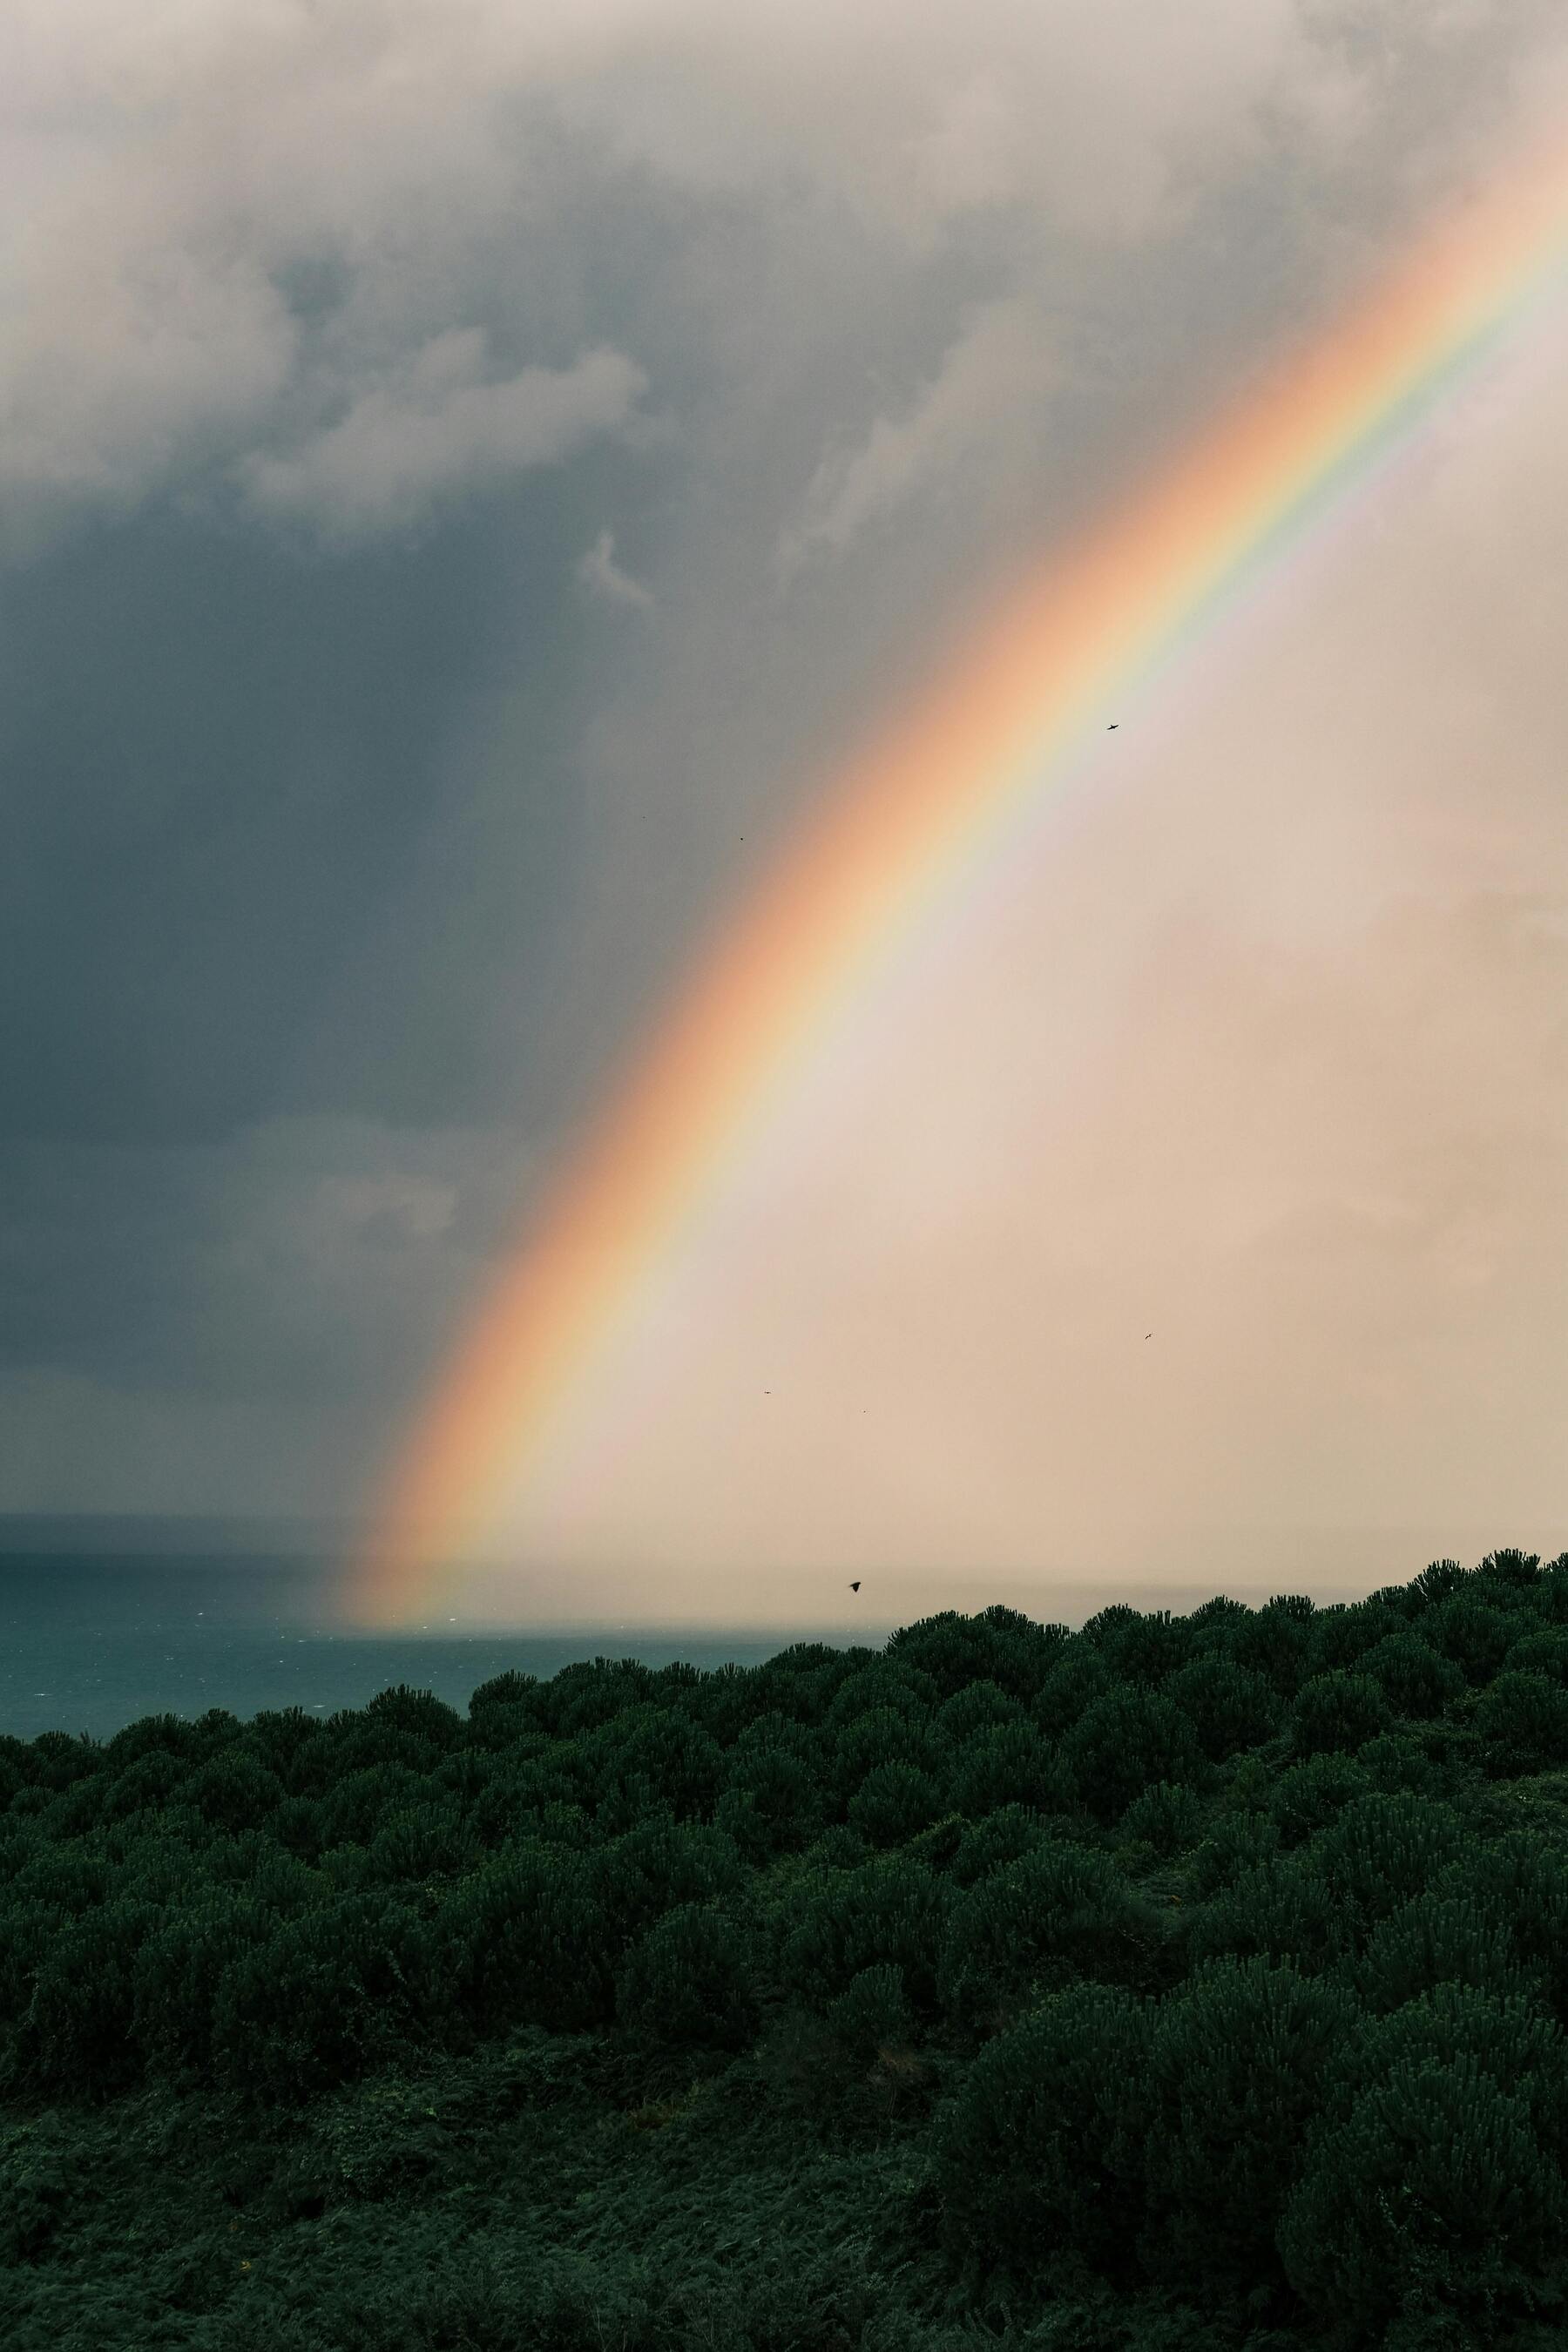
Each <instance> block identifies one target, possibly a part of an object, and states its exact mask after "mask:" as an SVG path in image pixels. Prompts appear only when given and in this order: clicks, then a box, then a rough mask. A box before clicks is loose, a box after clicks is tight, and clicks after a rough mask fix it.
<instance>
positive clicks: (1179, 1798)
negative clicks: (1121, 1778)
mask: <svg viewBox="0 0 1568 2352" xmlns="http://www.w3.org/2000/svg"><path fill="white" fill-rule="evenodd" d="M1202 1820H1203V1803H1202V1801H1201V1799H1200V1798H1199V1797H1198V1795H1197V1793H1196V1791H1195V1790H1192V1789H1189V1788H1186V1787H1184V1785H1183V1783H1182V1782H1181V1781H1179V1780H1176V1781H1173V1780H1159V1781H1156V1783H1155V1785H1154V1787H1153V1788H1152V1789H1145V1790H1144V1791H1143V1793H1142V1796H1141V1797H1134V1798H1133V1800H1132V1802H1131V1804H1130V1805H1129V1806H1128V1808H1127V1811H1125V1812H1124V1813H1123V1814H1122V1816H1121V1827H1122V1831H1123V1832H1124V1833H1125V1835H1127V1836H1128V1837H1131V1838H1137V1839H1139V1840H1140V1841H1141V1842H1142V1843H1143V1844H1145V1845H1152V1847H1153V1849H1154V1851H1155V1853H1158V1854H1173V1853H1178V1852H1179V1851H1180V1850H1181V1848H1182V1847H1184V1846H1188V1845H1191V1844H1193V1843H1194V1841H1195V1839H1196V1837H1197V1833H1198V1828H1199V1825H1200V1823H1201V1822H1202Z"/></svg>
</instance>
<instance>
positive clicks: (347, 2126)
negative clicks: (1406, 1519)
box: [0, 1552, 1568, 2352]
mask: <svg viewBox="0 0 1568 2352" xmlns="http://www.w3.org/2000/svg"><path fill="white" fill-rule="evenodd" d="M1565 2025H1568V1555H1564V1556H1563V1558H1562V1559H1557V1560H1553V1561H1552V1562H1550V1563H1547V1564H1542V1562H1541V1561H1539V1560H1538V1559H1534V1558H1533V1557H1531V1556H1528V1555H1525V1554H1521V1553H1519V1552H1498V1553H1494V1554H1492V1555H1491V1556H1490V1557H1489V1558H1488V1559H1485V1560H1483V1561H1482V1562H1481V1564H1480V1565H1479V1568H1476V1569H1474V1570H1463V1569H1461V1568H1460V1567H1458V1565H1456V1564H1455V1563H1454V1562H1452V1561H1439V1562H1437V1563H1436V1564H1435V1565H1434V1566H1432V1567H1431V1568H1429V1569H1427V1570H1426V1572H1425V1574H1423V1575H1421V1576H1419V1577H1417V1578H1416V1579H1415V1581H1414V1582H1413V1583H1412V1584H1410V1585H1408V1586H1405V1587H1396V1588H1391V1589H1390V1590H1388V1591H1383V1592H1379V1593H1376V1594H1374V1595H1373V1597H1372V1598H1371V1599H1370V1600H1368V1601H1362V1602H1359V1603H1357V1604H1356V1605H1354V1606H1349V1607H1344V1606H1341V1607H1333V1608H1321V1609H1320V1608H1315V1607H1314V1606H1313V1605H1312V1603H1311V1602H1310V1601H1307V1600H1302V1599H1293V1598H1283V1599H1279V1600H1276V1601H1270V1602H1269V1603H1268V1605H1267V1606H1266V1607H1264V1608H1262V1609H1258V1610H1248V1609H1245V1608H1242V1607H1240V1606H1238V1605H1237V1604H1236V1603H1235V1602H1232V1601H1226V1600H1216V1601H1211V1602H1209V1603H1208V1605H1207V1606H1206V1607H1205V1608H1202V1609H1199V1610H1197V1611H1196V1612H1194V1614H1193V1615H1192V1616H1190V1617H1186V1618H1173V1617H1171V1616H1169V1615H1166V1614H1163V1613H1159V1614H1152V1615H1141V1614H1139V1613H1137V1612H1133V1611H1131V1610H1129V1609H1123V1608H1113V1609H1107V1610H1105V1611H1103V1612H1101V1614H1100V1616H1098V1617H1096V1618H1095V1619H1093V1620H1092V1621H1091V1622H1089V1624H1088V1625H1086V1626H1085V1627H1083V1629H1082V1630H1081V1631H1080V1632H1078V1633H1068V1631H1067V1630H1066V1629H1065V1628H1064V1627H1061V1626H1056V1625H1039V1624H1036V1623H1033V1622H1030V1621H1029V1620H1028V1619H1026V1618H1025V1617H1022V1616H1020V1615H1017V1614H1016V1613H1015V1612H1012V1611H1009V1610H1005V1609H999V1608H998V1609H988V1610H984V1611H983V1612H981V1613H980V1614H979V1615H977V1616H960V1615H955V1614H946V1615H942V1616H939V1617H934V1618H930V1619H927V1620H926V1621H924V1622H921V1623H920V1624H916V1625H910V1626H908V1627H906V1628H904V1629H903V1630H902V1631H900V1633H895V1634H894V1635H892V1636H891V1638H890V1639H889V1642H888V1643H887V1645H886V1647H885V1648H884V1649H883V1650H881V1651H879V1652H872V1651H869V1650H863V1649H848V1650H843V1651H836V1650H833V1649H829V1648H826V1647H822V1646H820V1645H816V1644H812V1645H803V1646H798V1647H796V1648H794V1649H789V1650H785V1651H784V1653H782V1654H781V1655H779V1656H778V1657H776V1658H773V1660H771V1661H770V1662H769V1663H768V1664H765V1665H763V1666H760V1667H756V1668H752V1669H746V1670H742V1669H739V1668H727V1669H724V1670H722V1671H721V1672H718V1673H713V1674H702V1673H699V1672H698V1671H696V1670H695V1669H693V1668H689V1667H686V1666H679V1665H677V1666H670V1667H668V1668H666V1669H664V1670H663V1671H661V1672H652V1671H649V1670H648V1669H647V1668H644V1667H642V1666H639V1665H637V1664H634V1663H629V1662H618V1663H615V1664H611V1663H608V1662H605V1661H604V1660H599V1661H596V1662H595V1664H584V1665H578V1666H573V1667H569V1668H567V1669H566V1670H565V1671H564V1672H563V1673H561V1674H559V1675H555V1676H554V1677H553V1678H552V1679H551V1680H549V1681H547V1682H536V1681H534V1680H533V1679H531V1677H530V1676H527V1675H501V1676H500V1678H499V1679H497V1680H496V1681H493V1682H491V1683H489V1684H487V1685H484V1686H483V1687H482V1688H481V1689H479V1690H478V1691H476V1693H475V1694H474V1696H473V1699H472V1702H471V1704H470V1706H469V1708H468V1715H467V1717H463V1716H461V1715H459V1714H458V1713H456V1712H455V1711H454V1710H452V1709H451V1708H449V1707H447V1706H443V1705H442V1704H441V1703H440V1702H438V1701H437V1700H436V1699H434V1698H433V1697H431V1696H429V1695H428V1694H427V1693H423V1692H418V1691H414V1690H409V1689H395V1690H388V1691H385V1692H384V1693H383V1694H382V1695H381V1696H379V1697H378V1698H376V1699H374V1700H373V1701H372V1702H371V1704H370V1705H369V1706H366V1707H364V1708H363V1709H362V1710H358V1711H353V1712H347V1713H344V1714H342V1715H339V1716H336V1717H332V1718H331V1719H330V1720H328V1721H324V1722H323V1721H321V1720H318V1719H313V1718H311V1717H308V1716H305V1715H302V1714H300V1713H299V1712H298V1711H289V1712H286V1713H275V1714H263V1715H258V1717H256V1718H255V1719H254V1720H253V1721H251V1722H240V1721H238V1720H237V1719H236V1718H235V1717H231V1716H228V1715H224V1714H220V1713H214V1714H211V1715H207V1716H205V1717H202V1718H201V1719H200V1720H199V1721H197V1722H187V1721H184V1720H182V1719H180V1718H177V1717H172V1716H162V1717H150V1718H149V1719H147V1720H145V1721H143V1722H140V1723H136V1724H133V1725H132V1726H131V1727H129V1728H128V1729H127V1730H124V1731H122V1732H121V1733H119V1734H118V1735H117V1736H116V1737H115V1738H112V1739H110V1740H109V1741H108V1742H107V1743H102V1744H100V1743H97V1742H94V1741H91V1740H85V1739H75V1738H67V1737H66V1736H64V1735H63V1734H49V1735H47V1736H46V1737H44V1738H39V1739H36V1740H34V1741H32V1742H31V1743H26V1744H25V1743H23V1742H21V1741H18V1740H15V1739H9V1738H0V2342H4V2344H5V2347H7V2352H33V2347H46V2346H47V2347H51V2352H109V2347H121V2346H125V2347H136V2348H137V2352H153V2347H192V2352H513V2347H516V2352H524V2347H526V2352H536V2347H537V2352H686V2348H687V2347H706V2352H742V2347H754V2352H851V2347H853V2352H957V2347H979V2346H981V2345H984V2344H989V2343H992V2342H994V2341H997V2340H1001V2341H1003V2342H1005V2343H1008V2344H1012V2345H1016V2346H1020V2347H1030V2352H1047V2347H1049V2352H1200V2347H1201V2352H1289V2348H1290V2347H1306V2346H1323V2347H1345V2352H1349V2347H1362V2346H1384V2345H1386V2346H1388V2347H1394V2352H1447V2347H1453V2352H1458V2347H1489V2346H1492V2345H1502V2344H1506V2345H1509V2346H1519V2347H1526V2348H1527V2352H1531V2347H1538V2352H1547V2347H1557V2346H1560V2345H1561V2344H1562V2342H1563V2327H1564V2321H1565V2312H1564V2288H1565V2285H1568V2186H1565V2182H1568V2174H1565V2160H1568V2040H1565V2038H1564V2032H1563V2029H1564V2026H1565Z"/></svg>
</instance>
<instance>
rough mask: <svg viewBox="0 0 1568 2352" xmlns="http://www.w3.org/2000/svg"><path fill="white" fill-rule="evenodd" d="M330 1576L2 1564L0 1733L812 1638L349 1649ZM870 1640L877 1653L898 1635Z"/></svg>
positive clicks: (754, 1655)
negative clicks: (331, 1598) (330, 1598)
mask: <svg viewBox="0 0 1568 2352" xmlns="http://www.w3.org/2000/svg"><path fill="white" fill-rule="evenodd" d="M333 1581H334V1579H333V1575H332V1571H331V1568H330V1566H329V1565H328V1564H327V1563H325V1562H323V1561H321V1560H319V1559H318V1560H312V1559H300V1558H283V1559H279V1558H276V1557H268V1556H264V1555H258V1556H255V1557H245V1556H238V1557H237V1556H235V1555H233V1554H228V1553H217V1554H214V1555H211V1556H207V1557H204V1556H202V1555H201V1554H200V1553H190V1554H180V1555H177V1556H174V1557H160V1556H159V1555H157V1554H150V1553H147V1552H142V1551H128V1552H105V1553H71V1552H65V1551H62V1552H58V1553H56V1552H50V1551H43V1550H40V1551H36V1552H23V1551H18V1552H12V1553H3V1552H0V1731H7V1732H9V1733H10V1734H11V1736H12V1737H13V1738H18V1739H34V1738H37V1735H38V1734H39V1732H41V1731H67V1732H70V1733H73V1734H79V1733H82V1732H89V1733H91V1734H92V1736H93V1737H94V1738H99V1739H103V1738H108V1737H109V1736H110V1734H111V1733H113V1732H116V1731H119V1730H121V1728H122V1727H124V1726H125V1725H126V1724H128V1723H134V1722H135V1721H136V1720H137V1719H138V1718H139V1717H142V1716H144V1715H162V1714H172V1715H184V1716H190V1717H195V1716H198V1715H203V1714H205V1712H206V1710H207V1709H208V1708H209V1707H225V1708H226V1709H227V1710H228V1711H229V1713H230V1714H232V1715H237V1716H241V1717H247V1716H252V1715H255V1714H256V1713H257V1712H258V1709H260V1708H263V1707H284V1706H299V1707H303V1708H305V1709H306V1711H307V1712H308V1713H310V1714H316V1715H331V1714H332V1713H333V1712H334V1711H335V1710H336V1709H337V1708H339V1707H347V1706H363V1705H364V1703H365V1701H366V1700H367V1699H369V1698H373V1697H374V1696H375V1693H376V1692H377V1691H379V1690H385V1689H386V1688H387V1687H388V1686H389V1685H392V1684H395V1683H410V1684H412V1685H415V1687H416V1688H417V1689H421V1690H430V1691H434V1692H435V1693H436V1696H437V1697H438V1698H443V1699H445V1700H446V1701H447V1704H448V1705H449V1706H456V1707H459V1708H461V1707H465V1706H467V1705H468V1698H469V1696H470V1694H471V1693H472V1692H473V1691H474V1690H475V1689H476V1688H477V1686H478V1685H479V1684H480V1683H482V1682H488V1681H489V1677H490V1676H491V1675H500V1674H504V1673H505V1672H506V1671H507V1670H508V1668H509V1667H510V1668H516V1669H517V1670H519V1671H520V1672H521V1673H524V1674H531V1675H540V1676H541V1677H544V1676H547V1675H552V1674H555V1673H556V1672H558V1671H559V1669H560V1668H561V1667H562V1666H564V1665H569V1664H572V1663H573V1662H574V1660H576V1659H582V1658H593V1657H606V1658H621V1657H635V1658H640V1659H642V1660H643V1661H644V1662H645V1664H648V1665H651V1666H662V1665H668V1664H669V1662H670V1661H671V1660H672V1659H676V1658H681V1659H685V1660H687V1661H689V1664H692V1665H696V1666H702V1667H706V1668H712V1667H714V1666H719V1665H722V1664H724V1663H725V1662H726V1661H727V1660H732V1661H733V1662H734V1663H735V1664H739V1665H754V1664H760V1663H761V1662H762V1661H763V1660H764V1659H766V1658H771V1657H774V1656H776V1655H777V1654H778V1652H779V1651H780V1650H781V1649H783V1648H784V1647H785V1646H786V1645H787V1644H788V1643H790V1642H793V1641H803V1640H813V1639H817V1638H822V1639H830V1640H832V1641H833V1642H834V1643H835V1645H836V1646H837V1645H842V1643H844V1641H845V1638H846V1637H845V1634H844V1633H843V1631H842V1629H839V1630H837V1631H836V1632H834V1633H831V1634H823V1635H821V1636H818V1635H816V1634H814V1633H812V1632H811V1631H810V1630H809V1629H807V1630H804V1631H796V1630H790V1631H783V1632H774V1633H759V1632H758V1631H757V1630H756V1629H755V1628H754V1627H748V1628H747V1629H746V1630H745V1631H744V1632H742V1633H735V1634H733V1635H727V1634H725V1633H723V1632H722V1631H715V1630H713V1629H712V1628H710V1627H704V1628H703V1629H702V1630H701V1631H700V1633H696V1632H694V1633H682V1632H681V1631H680V1630H679V1628H668V1627H667V1628H664V1629H662V1630H661V1629H658V1628H653V1629H649V1628H647V1627H637V1626H626V1627H616V1628H607V1627H605V1626H593V1627H587V1628H584V1630H582V1631H581V1632H574V1631H573V1630H571V1629H570V1628H563V1627H560V1626H552V1628H551V1629H550V1631H549V1632H548V1633H539V1634H532V1633H493V1634H486V1635H474V1634H470V1633H462V1634H457V1633H454V1634H452V1635H449V1636H446V1637H443V1636H442V1635H440V1634H437V1633H434V1632H431V1633H415V1634H403V1635H383V1634H361V1633H343V1632H341V1631H339V1630H337V1629H336V1628H335V1627H333V1626H332V1625H331V1623H330V1622H327V1614H326V1611H325V1608H324V1606H323V1602H324V1599H325V1597H326V1596H327V1595H328V1594H330V1592H331V1587H332V1583H333ZM887 1630H888V1629H887V1628H885V1627H884V1628H882V1629H881V1630H880V1632H879V1633H868V1634H867V1635H866V1636H864V1637H863V1638H865V1639H868V1640H870V1641H873V1642H877V1643H879V1642H880V1640H881V1638H882V1636H883V1635H884V1634H885V1633H886V1632H887Z"/></svg>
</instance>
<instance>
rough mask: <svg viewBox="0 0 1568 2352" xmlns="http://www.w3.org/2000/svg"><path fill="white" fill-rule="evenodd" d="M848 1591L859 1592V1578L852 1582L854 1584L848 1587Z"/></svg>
mask: <svg viewBox="0 0 1568 2352" xmlns="http://www.w3.org/2000/svg"><path fill="white" fill-rule="evenodd" d="M849 1590H850V1591H851V1592H858V1591H859V1590H860V1580H859V1578H858V1577H857V1578H856V1579H855V1581H854V1583H853V1584H852V1585H851V1586H850V1588H849Z"/></svg>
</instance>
